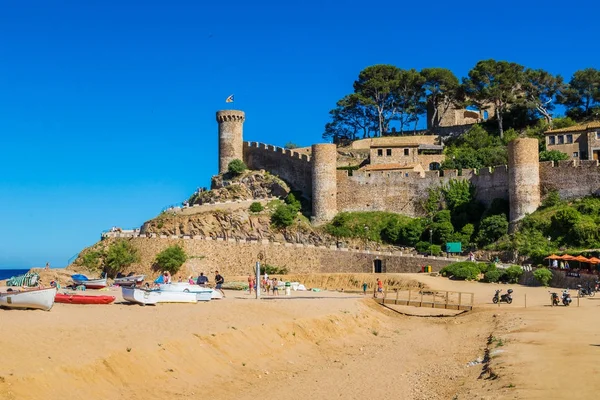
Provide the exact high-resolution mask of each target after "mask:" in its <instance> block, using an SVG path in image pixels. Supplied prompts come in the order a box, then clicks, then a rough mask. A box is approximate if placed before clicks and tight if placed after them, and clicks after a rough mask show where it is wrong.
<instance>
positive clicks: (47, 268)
mask: <svg viewBox="0 0 600 400" xmlns="http://www.w3.org/2000/svg"><path fill="white" fill-rule="evenodd" d="M44 269H45V270H46V271H48V270H49V269H50V263H49V262H47V263H46V267H45V268H44Z"/></svg>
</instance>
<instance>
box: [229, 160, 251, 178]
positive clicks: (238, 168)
mask: <svg viewBox="0 0 600 400" xmlns="http://www.w3.org/2000/svg"><path fill="white" fill-rule="evenodd" d="M247 168H248V167H246V164H244V162H243V161H242V160H240V159H237V158H236V159H235V160H231V162H230V163H229V165H227V171H228V172H229V173H230V174H232V175H240V174H241V173H242V172H244V171H245V170H246V169H247Z"/></svg>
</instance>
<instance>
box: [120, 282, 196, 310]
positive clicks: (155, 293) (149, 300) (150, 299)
mask: <svg viewBox="0 0 600 400" xmlns="http://www.w3.org/2000/svg"><path fill="white" fill-rule="evenodd" d="M121 290H122V293H123V299H124V300H125V301H129V302H131V303H137V304H142V305H146V304H156V303H196V302H197V301H198V300H197V299H196V294H195V293H188V292H164V291H161V290H145V289H137V288H133V287H125V286H123V287H122V288H121Z"/></svg>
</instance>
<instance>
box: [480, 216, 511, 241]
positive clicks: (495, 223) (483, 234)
mask: <svg viewBox="0 0 600 400" xmlns="http://www.w3.org/2000/svg"><path fill="white" fill-rule="evenodd" d="M507 233H508V220H507V219H506V215H505V214H497V215H491V216H489V217H487V218H484V219H483V220H482V221H481V224H480V225H479V234H478V235H477V242H478V243H479V244H480V245H481V246H485V245H486V244H490V243H493V242H495V241H496V240H498V239H500V238H501V237H502V236H504V235H506V234H507Z"/></svg>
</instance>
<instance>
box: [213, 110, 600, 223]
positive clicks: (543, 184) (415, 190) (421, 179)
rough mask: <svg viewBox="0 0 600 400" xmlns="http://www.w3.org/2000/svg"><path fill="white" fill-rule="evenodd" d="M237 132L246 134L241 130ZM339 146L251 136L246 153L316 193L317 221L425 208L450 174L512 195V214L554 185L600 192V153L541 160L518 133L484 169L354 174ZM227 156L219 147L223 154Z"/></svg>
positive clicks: (484, 191)
mask: <svg viewBox="0 0 600 400" xmlns="http://www.w3.org/2000/svg"><path fill="white" fill-rule="evenodd" d="M221 113H222V112H221ZM237 123H239V124H240V125H241V124H243V120H240V119H238V120H237ZM219 132H221V129H220V130H219ZM239 132H241V126H240V127H239ZM234 140H238V141H241V140H242V137H241V135H239V136H236V137H235V138H234ZM333 146H334V145H332V144H329V145H323V144H320V145H315V146H313V148H312V153H313V155H312V157H311V156H309V155H307V154H305V153H304V154H301V153H298V152H294V151H293V150H285V149H282V148H279V147H276V146H271V145H265V144H262V143H254V142H246V143H244V144H243V157H244V162H246V164H247V165H248V167H250V168H251V169H264V170H266V171H269V172H271V173H273V174H276V175H279V176H280V177H281V178H282V179H284V180H285V181H286V182H287V183H288V184H289V185H290V186H291V187H292V188H293V189H295V190H300V191H301V192H302V193H303V195H304V196H305V197H307V198H309V199H311V200H312V202H313V220H314V221H315V222H317V223H321V222H325V221H326V220H328V219H331V218H332V217H333V216H334V215H335V214H337V213H338V212H341V211H392V212H397V213H402V214H405V215H409V216H413V217H414V216H420V215H422V213H423V210H422V204H423V202H424V201H425V200H426V199H427V196H428V189H429V188H431V187H440V186H442V185H446V184H447V183H448V182H449V180H451V179H459V180H469V181H470V182H471V183H472V184H473V185H474V186H475V188H476V197H477V199H478V200H480V201H481V202H483V203H484V204H486V205H489V204H491V202H492V201H493V200H494V199H495V198H502V199H505V200H508V201H509V202H510V206H511V207H510V209H511V211H510V221H511V222H516V221H518V220H519V219H521V218H523V217H524V216H525V215H527V214H528V213H531V212H533V211H535V209H536V208H537V207H538V206H539V205H540V202H541V199H542V197H543V196H544V195H545V194H546V193H548V192H549V191H550V190H557V191H558V193H559V194H560V196H561V198H563V199H571V198H577V197H583V196H587V195H592V194H600V167H599V165H598V161H578V160H575V161H561V162H559V163H558V164H557V165H556V166H555V165H554V164H553V163H551V162H549V163H540V162H538V157H539V153H538V141H537V139H531V138H520V139H516V140H514V141H513V142H511V144H510V146H509V151H508V154H509V166H505V165H503V166H497V167H494V168H483V169H480V170H479V171H474V170H468V169H465V170H463V171H462V172H461V174H460V175H459V174H458V171H456V170H446V171H441V173H440V171H425V172H414V171H410V172H404V171H364V170H358V171H353V172H352V174H351V175H350V174H349V173H348V171H344V170H337V171H336V170H335V162H334V160H333V155H334V154H335V152H334V149H335V147H333ZM233 148H235V146H233ZM315 149H317V151H318V153H317V154H318V155H317V156H316V157H315V155H314V153H315ZM319 149H320V150H319ZM228 156H229V155H228V154H220V158H222V157H228Z"/></svg>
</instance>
